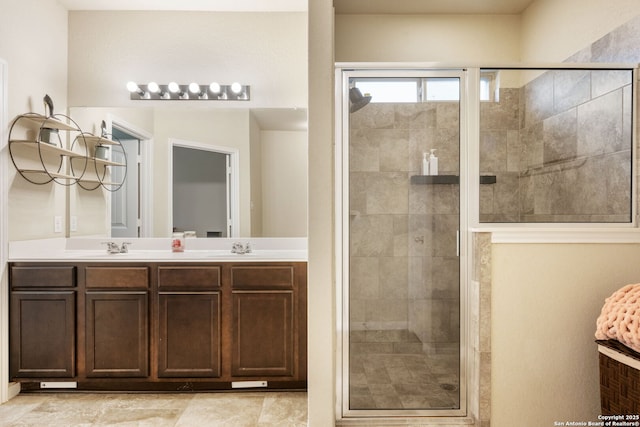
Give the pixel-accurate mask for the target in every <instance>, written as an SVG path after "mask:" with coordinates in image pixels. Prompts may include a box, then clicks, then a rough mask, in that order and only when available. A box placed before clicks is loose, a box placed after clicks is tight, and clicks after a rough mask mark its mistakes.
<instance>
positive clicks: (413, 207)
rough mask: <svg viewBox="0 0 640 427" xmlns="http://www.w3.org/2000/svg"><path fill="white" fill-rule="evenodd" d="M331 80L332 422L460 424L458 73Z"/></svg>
mask: <svg viewBox="0 0 640 427" xmlns="http://www.w3.org/2000/svg"><path fill="white" fill-rule="evenodd" d="M341 78H342V89H343V90H342V94H341V95H342V97H343V102H342V112H341V120H342V128H341V129H342V130H341V132H342V135H341V136H340V138H339V139H340V140H341V141H342V146H341V153H338V157H339V161H338V168H340V169H341V171H340V172H339V176H340V177H341V182H340V183H339V189H338V192H339V193H340V194H341V196H342V206H341V214H340V216H341V221H339V222H340V223H339V224H338V230H339V233H340V234H341V237H340V238H341V241H342V242H343V244H342V248H341V252H342V256H341V257H339V258H340V259H341V260H340V261H339V263H341V265H339V268H340V269H341V271H342V288H341V301H342V304H341V306H342V313H341V322H340V325H341V326H340V329H341V333H342V334H341V336H342V340H341V346H342V361H341V369H342V375H341V376H340V377H341V378H342V384H340V388H341V390H340V392H341V401H342V416H344V417H349V416H354V417H357V416H408V415H409V416H411V415H415V416H428V415H433V416H455V415H464V414H465V405H466V399H465V395H466V393H465V392H466V384H465V381H464V378H465V375H464V363H463V360H464V357H463V355H464V353H463V350H464V348H465V345H464V340H463V338H462V337H464V336H465V334H464V317H465V316H464V312H463V310H461V307H462V304H461V302H462V299H463V298H462V295H463V294H462V292H461V289H462V286H461V283H463V281H462V280H461V277H462V276H463V274H465V273H464V271H465V268H464V262H463V261H462V257H461V254H460V248H461V247H463V245H462V244H461V237H462V238H464V233H463V232H461V231H464V228H465V227H464V225H463V224H462V225H461V219H460V218H461V203H460V200H461V183H464V177H461V167H460V165H461V159H464V157H465V153H464V152H461V143H460V142H461V139H462V138H463V134H462V133H463V130H461V129H463V128H462V127H461V123H464V118H463V117H461V115H463V114H464V108H462V104H463V102H464V100H463V99H461V97H463V96H464V91H463V90H461V87H464V86H463V85H464V73H463V72H462V71H458V70H435V71H407V70H402V71H401V70H390V71H377V70H375V71H374V70H352V71H345V70H343V71H342V74H341ZM431 153H433V154H434V157H436V158H437V169H436V167H435V165H434V163H435V161H434V160H433V159H431ZM425 159H426V162H424V160H425ZM423 163H426V164H423ZM463 173H464V171H463ZM462 191H464V188H463V189H462ZM463 218H464V217H463Z"/></svg>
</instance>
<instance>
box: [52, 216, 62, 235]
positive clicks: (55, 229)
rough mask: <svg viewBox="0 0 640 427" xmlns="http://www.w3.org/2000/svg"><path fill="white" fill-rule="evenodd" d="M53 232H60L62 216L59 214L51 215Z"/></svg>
mask: <svg viewBox="0 0 640 427" xmlns="http://www.w3.org/2000/svg"><path fill="white" fill-rule="evenodd" d="M53 232H54V233H62V217H61V216H60V215H56V216H54V217H53Z"/></svg>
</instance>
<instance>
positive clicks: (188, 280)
mask: <svg viewBox="0 0 640 427" xmlns="http://www.w3.org/2000/svg"><path fill="white" fill-rule="evenodd" d="M174 255H176V256H174ZM65 257H66V259H65ZM305 257H306V252H305ZM34 258H36V259H20V260H15V259H14V260H12V261H11V262H10V264H9V280H10V378H11V380H12V381H18V382H20V383H21V388H22V390H40V389H43V388H45V389H49V388H51V389H65V390H66V389H74V388H77V389H78V390H114V391H191V390H224V389H232V388H254V387H259V388H269V389H305V388H306V378H307V371H306V365H307V357H306V352H307V337H306V312H307V310H306V301H307V293H306V287H307V279H306V277H307V265H306V259H300V257H299V256H298V255H296V256H282V254H281V256H271V255H270V254H268V253H267V252H266V251H265V252H263V253H262V255H256V254H253V255H252V254H247V256H243V255H234V256H221V254H219V253H217V252H216V251H215V250H213V251H207V250H200V251H192V252H191V253H189V251H186V252H185V253H182V254H171V252H170V251H157V252H155V253H154V251H140V252H138V253H135V252H134V253H132V254H123V255H122V256H120V255H108V254H106V251H104V249H103V250H101V251H82V250H75V251H65V252H64V253H63V254H62V255H60V256H51V255H50V256H49V258H48V259H37V257H34Z"/></svg>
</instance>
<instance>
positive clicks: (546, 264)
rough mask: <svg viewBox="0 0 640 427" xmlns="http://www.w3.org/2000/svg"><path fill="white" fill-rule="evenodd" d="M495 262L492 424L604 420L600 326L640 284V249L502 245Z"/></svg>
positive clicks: (496, 248) (630, 246)
mask: <svg viewBox="0 0 640 427" xmlns="http://www.w3.org/2000/svg"><path fill="white" fill-rule="evenodd" d="M492 256H493V266H492V277H493V283H492V289H491V294H492V300H491V306H492V321H491V329H492V332H491V345H492V366H493V369H492V379H491V380H492V384H493V386H492V394H491V425H492V426H497V427H502V426H510V425H514V424H513V423H514V421H515V420H517V425H518V426H522V427H527V426H531V427H536V426H551V425H554V424H553V423H554V421H563V422H564V421H584V422H587V421H597V416H598V414H599V413H600V411H599V410H600V402H599V383H598V355H597V349H596V345H595V343H594V339H595V338H594V333H595V322H596V318H597V317H598V315H599V314H600V309H601V308H602V305H603V303H604V299H605V298H606V297H608V296H609V295H611V294H612V293H613V292H614V291H615V290H617V289H619V288H621V287H622V286H624V285H626V284H628V283H637V282H640V263H638V259H640V245H638V244H617V245H616V244H580V245H576V244H555V245H553V244H529V245H527V244H496V245H493V251H492Z"/></svg>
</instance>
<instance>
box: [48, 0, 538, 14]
mask: <svg viewBox="0 0 640 427" xmlns="http://www.w3.org/2000/svg"><path fill="white" fill-rule="evenodd" d="M58 1H59V2H60V3H61V4H62V5H63V6H65V7H66V8H67V9H69V10H194V11H195V10H197V11H217V12H305V11H307V2H308V1H313V0H58ZM533 1H534V0H393V1H392V0H334V1H333V3H334V5H335V8H336V13H338V14H349V13H375V14H387V13H390V14H408V13H424V14H519V13H522V12H523V11H524V10H525V9H526V8H527V7H528V6H529V5H530V4H531V3H533Z"/></svg>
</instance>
